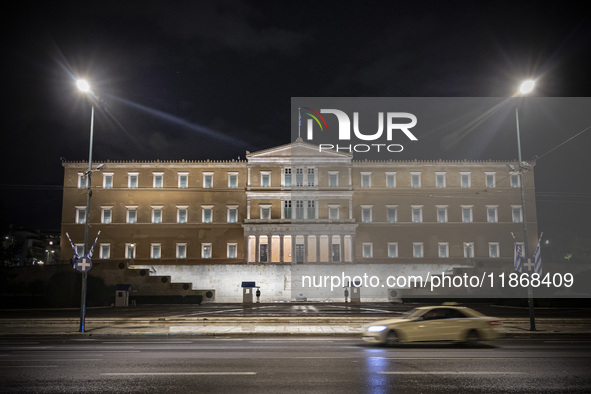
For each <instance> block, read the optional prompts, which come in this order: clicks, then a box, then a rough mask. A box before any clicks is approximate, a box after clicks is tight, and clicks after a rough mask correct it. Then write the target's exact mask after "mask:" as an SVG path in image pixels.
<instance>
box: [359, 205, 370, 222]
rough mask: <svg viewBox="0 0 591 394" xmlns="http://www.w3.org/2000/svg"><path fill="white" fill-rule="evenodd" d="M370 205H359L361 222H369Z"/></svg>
mask: <svg viewBox="0 0 591 394" xmlns="http://www.w3.org/2000/svg"><path fill="white" fill-rule="evenodd" d="M371 209H372V206H371V205H365V206H364V205H362V206H361V221H362V222H363V223H371Z"/></svg>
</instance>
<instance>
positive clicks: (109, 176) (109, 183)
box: [103, 172, 113, 189]
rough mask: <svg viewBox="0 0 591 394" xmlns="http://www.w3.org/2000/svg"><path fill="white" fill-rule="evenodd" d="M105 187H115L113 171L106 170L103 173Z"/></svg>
mask: <svg viewBox="0 0 591 394" xmlns="http://www.w3.org/2000/svg"><path fill="white" fill-rule="evenodd" d="M103 188H105V189H111V188H113V173H112V172H104V173H103Z"/></svg>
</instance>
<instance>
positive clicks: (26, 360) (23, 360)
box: [0, 358, 108, 363]
mask: <svg viewBox="0 0 591 394" xmlns="http://www.w3.org/2000/svg"><path fill="white" fill-rule="evenodd" d="M0 361H8V362H11V363H14V362H19V363H28V362H39V361H58V362H62V361H108V360H105V359H104V358H40V359H23V358H16V359H13V360H0Z"/></svg>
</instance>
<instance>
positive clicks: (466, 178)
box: [460, 172, 472, 188]
mask: <svg viewBox="0 0 591 394" xmlns="http://www.w3.org/2000/svg"><path fill="white" fill-rule="evenodd" d="M470 178H471V177H470V173H469V172H460V186H461V187H463V188H468V187H470V186H471V183H472V181H471V179H470Z"/></svg>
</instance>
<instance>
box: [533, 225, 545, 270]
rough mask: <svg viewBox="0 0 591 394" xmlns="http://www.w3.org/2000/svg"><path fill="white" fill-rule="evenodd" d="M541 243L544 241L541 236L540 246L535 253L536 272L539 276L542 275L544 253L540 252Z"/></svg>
mask: <svg viewBox="0 0 591 394" xmlns="http://www.w3.org/2000/svg"><path fill="white" fill-rule="evenodd" d="M542 234H543V233H542ZM541 241H542V236H541V235H540V239H538V246H537V247H536V250H535V251H534V272H535V273H537V274H539V275H542V251H541V250H540V243H541Z"/></svg>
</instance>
